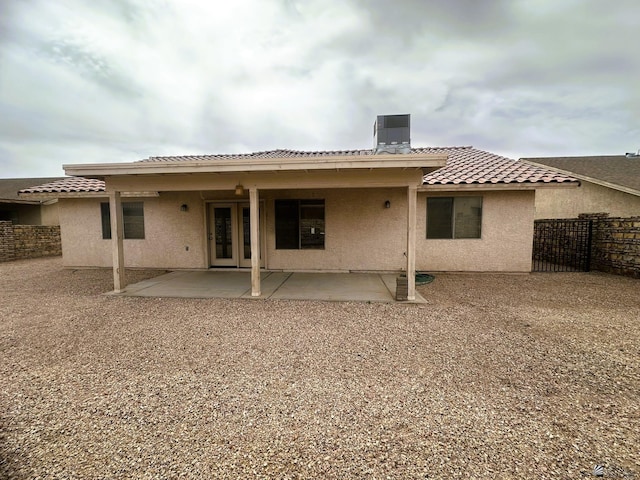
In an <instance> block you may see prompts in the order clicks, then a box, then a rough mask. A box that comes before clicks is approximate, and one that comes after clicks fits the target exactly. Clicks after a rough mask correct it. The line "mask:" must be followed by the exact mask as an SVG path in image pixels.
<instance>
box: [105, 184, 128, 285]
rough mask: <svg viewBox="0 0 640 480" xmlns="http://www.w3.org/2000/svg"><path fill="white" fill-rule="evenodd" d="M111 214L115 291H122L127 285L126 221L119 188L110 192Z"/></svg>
mask: <svg viewBox="0 0 640 480" xmlns="http://www.w3.org/2000/svg"><path fill="white" fill-rule="evenodd" d="M109 216H110V220H111V252H112V257H113V291H114V292H115V293H120V292H122V290H124V287H125V286H126V279H125V274H124V248H123V241H122V239H123V238H124V221H123V218H122V198H121V195H120V192H119V191H117V190H114V191H111V192H109Z"/></svg>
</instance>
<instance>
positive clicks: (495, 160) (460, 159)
mask: <svg viewBox="0 0 640 480" xmlns="http://www.w3.org/2000/svg"><path fill="white" fill-rule="evenodd" d="M411 153H412V154H427V155H428V154H447V155H448V160H447V164H446V166H444V167H442V168H440V169H438V170H435V171H434V172H431V173H429V174H428V175H425V177H424V184H425V185H460V184H477V185H481V184H514V183H518V184H522V183H574V182H577V180H576V179H574V178H572V177H569V176H567V175H562V174H558V173H555V172H553V171H551V170H547V169H545V168H542V167H537V166H533V165H530V164H528V163H525V162H521V161H516V160H512V159H510V158H506V157H502V156H500V155H496V154H493V153H490V152H485V151H483V150H478V149H475V148H473V147H442V148H439V147H425V148H412V149H411ZM371 155H375V153H374V152H373V150H371V149H366V150H335V151H316V152H303V151H297V150H270V151H264V152H255V153H242V154H222V155H220V154H218V155H189V156H174V157H149V158H147V159H144V160H140V161H139V162H135V163H144V162H163V163H179V162H206V161H213V160H231V159H242V160H247V159H251V158H254V159H264V158H317V157H331V156H371ZM398 160H399V161H401V160H402V155H401V154H398ZM103 191H104V182H102V181H101V180H89V179H85V178H81V177H70V178H66V179H64V180H62V181H59V182H53V183H49V184H45V185H40V186H37V187H32V188H28V189H24V190H21V193H64V192H103Z"/></svg>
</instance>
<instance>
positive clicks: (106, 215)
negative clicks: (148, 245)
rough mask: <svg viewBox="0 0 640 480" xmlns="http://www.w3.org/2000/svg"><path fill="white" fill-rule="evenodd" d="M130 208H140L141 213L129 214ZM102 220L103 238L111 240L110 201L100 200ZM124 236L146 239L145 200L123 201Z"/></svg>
mask: <svg viewBox="0 0 640 480" xmlns="http://www.w3.org/2000/svg"><path fill="white" fill-rule="evenodd" d="M128 209H139V211H140V214H139V215H132V214H131V213H129V214H127V210H128ZM100 220H101V222H102V239H103V240H111V206H110V204H109V202H100ZM122 221H123V222H122V223H123V224H124V225H123V238H124V239H125V240H144V239H145V236H146V234H145V220H144V202H122Z"/></svg>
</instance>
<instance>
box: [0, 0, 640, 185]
mask: <svg viewBox="0 0 640 480" xmlns="http://www.w3.org/2000/svg"><path fill="white" fill-rule="evenodd" d="M9 4H11V6H7V5H9ZM2 9H3V10H2V12H0V13H1V14H2V15H0V31H2V32H3V33H2V35H3V36H2V37H0V147H1V148H2V150H0V154H1V155H2V158H0V166H1V167H2V171H3V172H7V173H5V175H8V174H9V173H10V174H12V175H34V174H42V175H48V174H59V168H60V165H61V164H62V163H79V162H83V163H84V162H97V161H131V160H137V159H139V158H143V157H144V156H148V155H166V154H191V153H222V152H227V153H233V152H246V151H259V150H267V149H272V148H297V149H308V150H318V149H323V150H324V149H326V150H331V149H342V148H367V147H369V146H370V145H371V142H372V133H371V125H372V124H373V121H374V119H375V117H376V115H378V114H386V113H411V114H412V139H413V143H414V144H416V145H455V144H473V145H475V146H478V147H480V148H484V149H487V150H491V151H495V152H496V153H502V154H509V155H511V156H534V155H555V154H584V153H594V154H596V153H616V152H618V151H620V152H622V151H631V150H635V149H637V147H638V146H640V145H637V144H639V143H640V131H639V130H638V128H639V127H638V123H637V119H638V118H640V94H639V93H638V89H637V85H635V82H636V80H635V79H637V78H638V75H640V57H638V55H637V53H636V51H635V44H636V43H637V42H636V38H635V37H636V36H637V31H638V27H640V20H639V19H640V6H639V5H638V4H637V2H635V1H631V0H620V1H617V2H615V4H612V3H606V4H605V3H603V2H599V1H596V0H586V1H579V2H578V1H575V0H568V1H566V2H561V3H560V4H559V3H558V2H552V1H550V0H541V1H539V2H535V4H534V3H532V2H528V1H525V0H516V1H507V0H500V1H498V0H495V1H489V2H475V1H471V0H448V1H444V0H441V1H432V2H423V1H420V0H399V1H398V2H394V3H393V4H389V3H388V2H383V1H382V0H371V1H367V2H364V1H362V0H346V1H345V2H338V3H336V2H330V3H327V2H321V1H319V0H306V1H301V0H281V1H275V0H274V1H268V2H263V1H257V0H237V1H235V2H227V3H216V4H212V3H211V2H205V1H202V0H184V1H180V2H177V1H174V0H140V1H135V2H134V1H130V0H115V1H107V0H98V1H96V2H90V3H87V2H83V1H81V0H61V1H58V2H45V1H44V0H29V1H27V2H4V3H3V4H2ZM34 13H35V14H34Z"/></svg>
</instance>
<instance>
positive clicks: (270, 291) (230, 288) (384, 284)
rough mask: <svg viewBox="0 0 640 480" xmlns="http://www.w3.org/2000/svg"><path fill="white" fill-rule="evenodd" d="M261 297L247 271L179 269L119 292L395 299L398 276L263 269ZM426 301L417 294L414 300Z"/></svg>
mask: <svg viewBox="0 0 640 480" xmlns="http://www.w3.org/2000/svg"><path fill="white" fill-rule="evenodd" d="M260 277H261V281H262V285H261V289H262V294H261V296H260V297H252V296H251V274H250V272H247V271H219V270H216V271H197V272H189V271H178V272H171V273H167V274H165V275H160V276H158V277H155V278H152V279H149V280H144V281H142V282H139V283H135V284H132V285H128V286H127V288H126V289H125V290H124V292H122V293H119V294H117V295H123V296H137V297H181V298H252V299H255V298H257V299H266V298H273V299H279V300H326V301H360V302H388V303H392V302H395V298H394V292H395V275H392V274H384V275H381V274H376V273H291V272H261V275H260ZM424 302H425V300H424V298H422V296H420V295H419V294H416V301H415V302H414V303H424Z"/></svg>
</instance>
